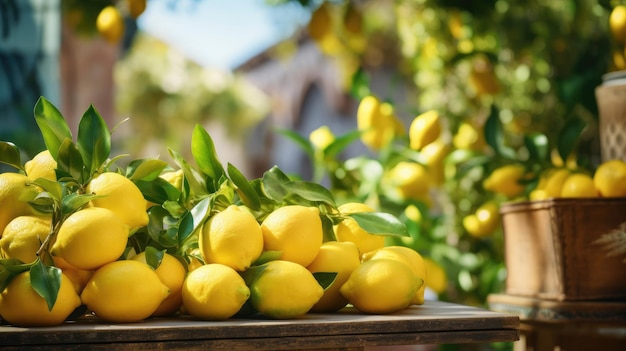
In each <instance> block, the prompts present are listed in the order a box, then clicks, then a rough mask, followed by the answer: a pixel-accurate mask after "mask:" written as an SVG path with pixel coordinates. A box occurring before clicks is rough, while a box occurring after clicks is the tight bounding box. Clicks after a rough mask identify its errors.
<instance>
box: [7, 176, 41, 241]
mask: <svg viewBox="0 0 626 351" xmlns="http://www.w3.org/2000/svg"><path fill="white" fill-rule="evenodd" d="M29 182H30V179H28V177H27V176H25V175H23V174H21V173H12V172H6V173H0V235H1V234H2V232H3V231H4V227H6V225H7V224H8V223H9V222H10V221H11V220H13V218H15V217H17V216H25V215H32V214H34V213H35V211H34V210H33V208H32V207H30V205H29V204H28V203H27V202H25V201H23V200H22V199H20V197H21V196H22V195H24V194H25V193H26V192H28V191H36V190H35V187H34V186H31V185H29ZM33 198H34V196H33Z"/></svg>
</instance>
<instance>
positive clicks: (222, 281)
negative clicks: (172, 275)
mask: <svg viewBox="0 0 626 351" xmlns="http://www.w3.org/2000/svg"><path fill="white" fill-rule="evenodd" d="M182 292H183V295H182V296H183V305H184V306H185V309H186V311H187V312H188V313H189V314H190V315H192V316H194V317H196V318H198V319H203V320H224V319H228V318H230V317H232V316H234V315H235V314H236V313H237V312H238V311H239V310H240V309H241V307H242V306H243V305H244V303H245V302H246V301H247V300H248V298H249V297H250V289H249V288H248V286H246V283H245V281H244V280H243V278H242V277H241V276H240V275H239V273H237V271H235V270H234V269H232V268H231V267H228V266H226V265H223V264H219V263H209V264H206V265H203V266H200V267H198V268H196V269H194V270H193V271H191V272H190V273H189V275H187V278H186V279H185V282H184V283H183V290H182Z"/></svg>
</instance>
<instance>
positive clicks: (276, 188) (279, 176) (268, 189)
mask: <svg viewBox="0 0 626 351" xmlns="http://www.w3.org/2000/svg"><path fill="white" fill-rule="evenodd" d="M290 181H291V179H289V177H288V176H287V175H286V174H285V173H283V171H281V170H280V168H278V167H276V166H274V167H272V168H270V169H269V170H267V171H266V172H265V173H263V191H264V192H265V194H266V195H267V196H268V197H269V198H270V199H272V200H275V201H282V200H283V198H285V197H286V196H287V195H288V194H289V192H288V191H287V189H285V187H284V184H285V183H287V182H290Z"/></svg>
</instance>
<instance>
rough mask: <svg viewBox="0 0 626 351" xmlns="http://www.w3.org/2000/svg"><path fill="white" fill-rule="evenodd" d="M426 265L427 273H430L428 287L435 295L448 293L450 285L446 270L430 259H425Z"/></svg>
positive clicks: (427, 281)
mask: <svg viewBox="0 0 626 351" xmlns="http://www.w3.org/2000/svg"><path fill="white" fill-rule="evenodd" d="M424 263H425V264H426V271H427V272H428V279H427V280H426V286H427V287H428V288H429V289H431V290H432V291H434V292H435V293H437V294H442V293H443V292H445V291H446V286H447V285H448V277H447V274H446V271H445V269H443V267H441V266H440V265H439V264H438V263H437V262H435V261H434V260H433V259H432V258H429V257H424Z"/></svg>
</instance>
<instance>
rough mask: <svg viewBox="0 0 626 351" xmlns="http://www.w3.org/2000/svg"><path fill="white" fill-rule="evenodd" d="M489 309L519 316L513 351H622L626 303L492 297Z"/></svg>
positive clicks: (489, 299) (625, 340) (625, 339)
mask: <svg viewBox="0 0 626 351" xmlns="http://www.w3.org/2000/svg"><path fill="white" fill-rule="evenodd" d="M488 303H489V308H491V309H492V310H495V311H500V312H503V313H514V314H516V315H518V316H519V317H520V327H519V329H520V340H519V341H518V342H516V343H515V345H514V350H515V351H525V350H533V351H553V350H623V349H624V345H626V301H555V300H545V299H538V298H532V297H525V296H515V295H507V294H493V295H490V296H489V298H488Z"/></svg>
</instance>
